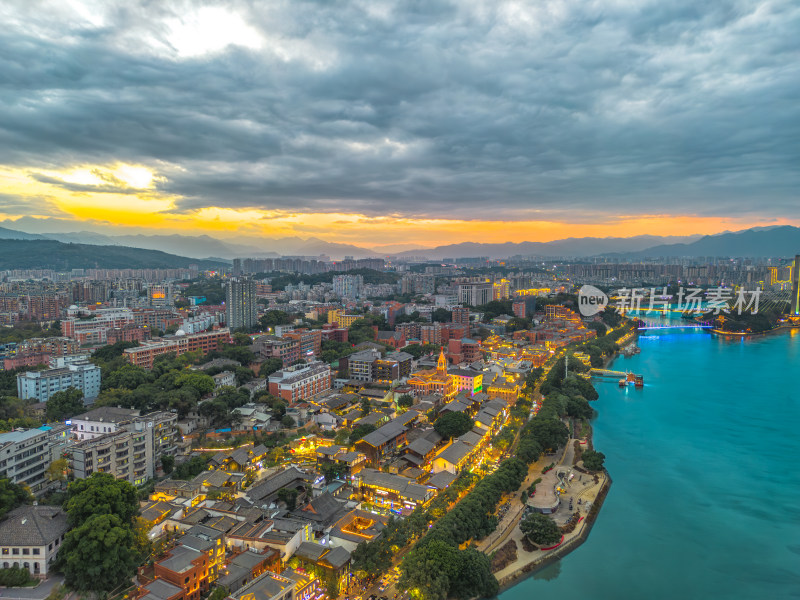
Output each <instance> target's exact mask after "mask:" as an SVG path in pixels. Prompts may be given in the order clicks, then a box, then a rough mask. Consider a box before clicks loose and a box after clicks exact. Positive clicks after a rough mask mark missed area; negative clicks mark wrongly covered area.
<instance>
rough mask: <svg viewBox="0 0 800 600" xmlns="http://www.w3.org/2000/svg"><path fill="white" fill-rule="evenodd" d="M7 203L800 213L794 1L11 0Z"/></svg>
mask: <svg viewBox="0 0 800 600" xmlns="http://www.w3.org/2000/svg"><path fill="white" fill-rule="evenodd" d="M3 16H4V22H5V23H6V28H5V31H4V32H3V33H2V34H1V35H0V46H1V47H2V49H3V55H4V57H6V61H5V62H4V63H2V65H0V73H2V75H3V78H4V79H5V81H6V83H5V85H4V88H3V97H4V103H5V110H4V111H3V114H2V115H1V116H0V140H2V142H3V143H2V145H0V147H2V151H0V183H1V184H2V186H3V192H2V194H0V225H2V226H4V227H9V228H12V229H20V230H23V231H29V232H38V233H41V232H58V231H62V232H63V231H70V232H75V231H95V232H103V233H108V234H131V233H161V234H163V233H182V234H186V235H194V234H210V235H214V236H216V237H220V238H221V239H234V238H236V237H237V236H240V235H252V236H266V237H271V238H279V237H285V236H298V237H304V238H306V237H317V238H320V239H323V240H326V241H338V242H344V243H350V244H355V245H359V246H362V247H366V248H376V249H377V248H382V247H386V246H389V247H391V248H392V250H396V249H411V248H416V247H430V246H432V245H437V244H448V243H457V242H462V241H476V238H479V239H480V241H485V242H501V241H551V240H555V239H563V238H567V237H585V236H592V237H606V236H614V237H627V236H633V235H641V234H644V233H647V234H653V235H692V234H713V233H719V232H722V231H726V230H741V229H746V228H749V227H753V226H769V225H784V224H790V225H800V219H798V218H793V217H792V216H791V215H792V214H793V210H792V209H794V208H795V207H796V190H797V188H798V183H800V181H798V177H800V176H798V173H797V169H796V165H797V164H798V159H800V156H798V154H799V153H798V148H797V145H796V139H797V134H798V131H797V128H798V122H800V119H798V108H797V105H796V103H794V102H792V101H791V100H790V99H791V98H793V97H795V96H796V93H797V86H798V84H797V82H798V81H800V77H798V66H797V63H796V61H793V60H791V57H792V55H793V53H794V52H795V51H796V49H797V41H796V36H794V35H793V34H794V32H795V31H796V30H797V25H798V21H800V8H798V7H797V6H795V5H793V4H792V3H789V2H771V3H766V2H748V1H740V2H720V3H712V4H709V5H699V6H698V5H697V4H696V3H690V2H675V3H671V4H670V5H669V6H668V7H665V6H663V5H662V4H659V3H652V4H647V3H644V4H641V3H637V4H633V5H627V4H625V3H618V4H613V5H606V4H601V5H586V4H585V3H580V2H559V3H524V2H523V3H516V2H500V3H485V4H483V3H472V4H470V5H453V4H449V3H445V2H431V3H425V5H407V4H405V3H397V4H391V3H390V4H382V5H381V6H375V5H374V4H373V3H358V2H350V3H345V4H338V5H336V6H335V7H334V6H330V7H329V6H325V5H322V6H318V5H312V4H309V5H305V4H301V3H290V4H286V5H281V4H275V3H270V4H267V5H258V6H253V5H250V4H247V3H239V2H225V3H221V4H220V3H207V4H206V3H204V4H202V5H199V4H194V3H177V2H162V3H158V5H157V6H154V5H147V4H142V3H127V2H126V3H122V2H117V3H115V2H102V3H99V2H90V1H82V2H74V3H70V4H64V3H58V2H53V3H43V4H37V5H36V7H31V6H30V5H28V4H27V3H23V2H12V3H10V4H7V5H6V6H5V7H4V9H3Z"/></svg>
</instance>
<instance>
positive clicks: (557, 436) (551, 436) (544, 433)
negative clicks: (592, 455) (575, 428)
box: [529, 417, 569, 450]
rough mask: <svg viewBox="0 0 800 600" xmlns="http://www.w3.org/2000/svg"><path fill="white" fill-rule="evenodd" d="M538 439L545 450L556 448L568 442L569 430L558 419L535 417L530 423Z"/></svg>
mask: <svg viewBox="0 0 800 600" xmlns="http://www.w3.org/2000/svg"><path fill="white" fill-rule="evenodd" d="M529 425H530V427H531V431H532V432H533V435H534V437H535V438H536V440H537V441H538V442H539V444H541V446H542V448H544V449H545V450H556V449H558V448H560V447H561V446H563V445H564V444H566V443H567V440H568V439H569V430H568V429H567V426H566V425H564V424H563V423H562V422H561V421H559V420H558V419H540V418H538V417H537V418H535V419H533V420H532V421H531V422H530V423H529Z"/></svg>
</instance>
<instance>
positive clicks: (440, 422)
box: [433, 412, 473, 438]
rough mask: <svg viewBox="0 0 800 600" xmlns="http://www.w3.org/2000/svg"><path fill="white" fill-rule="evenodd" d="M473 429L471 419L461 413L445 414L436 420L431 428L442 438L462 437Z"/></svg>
mask: <svg viewBox="0 0 800 600" xmlns="http://www.w3.org/2000/svg"><path fill="white" fill-rule="evenodd" d="M472 427H473V423H472V419H471V418H470V417H469V415H468V414H466V413H462V412H446V413H445V414H443V415H442V416H441V417H439V418H438V419H436V422H435V423H434V424H433V428H434V429H435V430H436V433H438V434H439V435H440V436H442V437H443V438H453V437H458V436H460V435H464V434H465V433H467V432H468V431H470V430H471V429H472Z"/></svg>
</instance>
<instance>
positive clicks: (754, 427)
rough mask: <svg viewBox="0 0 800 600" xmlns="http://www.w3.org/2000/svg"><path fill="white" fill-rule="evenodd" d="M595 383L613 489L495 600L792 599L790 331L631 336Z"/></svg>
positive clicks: (797, 479)
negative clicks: (544, 560)
mask: <svg viewBox="0 0 800 600" xmlns="http://www.w3.org/2000/svg"><path fill="white" fill-rule="evenodd" d="M639 345H640V346H641V348H642V352H641V354H639V355H637V356H634V357H632V358H622V357H619V358H617V359H616V360H615V362H614V364H613V368H615V369H618V370H632V371H634V372H635V373H641V374H643V375H644V377H645V387H644V389H643V390H635V389H633V388H626V389H620V388H619V387H618V386H617V383H616V381H610V382H603V383H598V384H597V389H598V391H599V392H600V399H599V400H598V401H597V403H596V407H597V409H598V412H599V416H598V418H597V419H596V421H595V423H594V436H595V438H594V439H595V447H596V448H597V449H598V450H600V451H602V452H604V453H605V454H606V466H607V468H608V470H609V472H610V473H611V476H612V478H613V480H614V484H613V485H612V486H611V490H610V492H609V494H608V498H607V499H606V502H605V504H604V506H603V509H602V510H601V511H600V515H599V517H598V520H597V523H596V524H595V527H594V529H593V530H592V533H591V535H590V536H589V539H588V541H587V542H586V543H585V544H584V545H583V546H581V547H580V548H578V550H576V551H575V552H573V553H572V554H570V555H569V556H567V557H566V558H565V559H564V560H562V561H560V562H559V563H556V564H555V565H552V566H550V567H548V568H546V569H544V570H542V571H540V572H539V573H537V574H536V575H535V576H533V577H531V578H529V579H526V580H524V581H522V582H520V583H519V584H518V585H516V586H515V587H513V588H511V589H509V590H508V591H506V592H504V593H503V594H501V600H528V599H530V598H534V597H538V598H547V599H550V598H553V599H559V600H573V599H574V600H598V599H600V600H602V599H606V598H608V599H628V598H630V599H644V598H646V599H648V600H656V599H662V598H663V599H665V600H667V599H669V600H672V599H675V598H681V599H682V600H684V599H692V598H698V599H700V598H702V599H707V598H724V599H726V600H732V599H739V598H741V599H743V600H744V599H747V600H752V599H759V598H769V599H778V598H800V386H799V385H798V384H800V331H798V330H794V331H791V332H785V333H780V334H777V335H772V336H766V337H761V338H755V339H751V340H745V341H742V340H736V341H728V340H724V339H719V338H715V337H711V336H710V335H709V334H708V333H703V332H700V331H699V330H696V331H685V332H684V331H681V332H675V333H663V334H661V335H653V336H646V337H643V338H641V339H640V341H639Z"/></svg>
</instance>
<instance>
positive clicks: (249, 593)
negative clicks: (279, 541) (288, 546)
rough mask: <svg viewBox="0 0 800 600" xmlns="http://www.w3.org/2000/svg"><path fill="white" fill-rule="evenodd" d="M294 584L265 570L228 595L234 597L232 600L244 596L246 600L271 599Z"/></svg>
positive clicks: (240, 598) (240, 599)
mask: <svg viewBox="0 0 800 600" xmlns="http://www.w3.org/2000/svg"><path fill="white" fill-rule="evenodd" d="M294 586H295V582H294V581H292V580H290V579H288V578H286V577H281V576H280V575H276V574H275V573H270V572H269V571H267V572H265V573H263V574H261V575H259V576H258V577H256V578H255V579H254V580H253V581H251V582H250V583H249V584H248V585H246V586H244V587H243V588H242V589H240V590H239V591H237V592H236V593H234V594H231V596H230V597H231V598H234V600H242V598H245V597H247V598H248V600H271V599H272V598H274V597H275V596H278V595H280V594H283V593H285V591H286V590H287V589H289V588H293V587H294Z"/></svg>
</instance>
